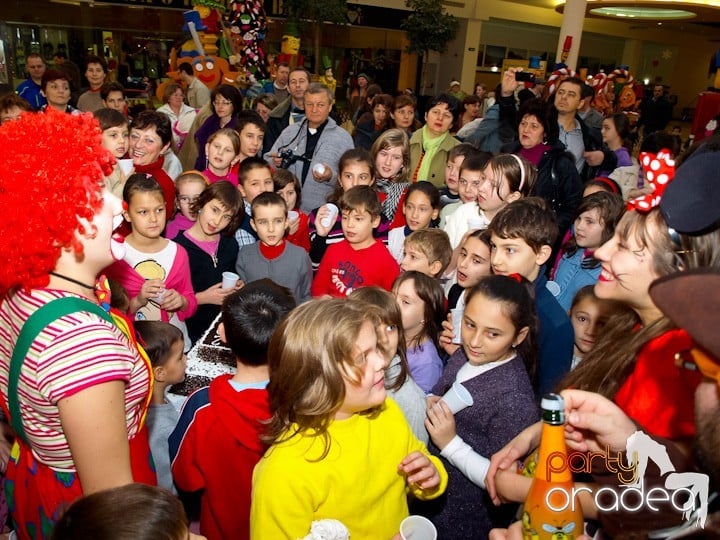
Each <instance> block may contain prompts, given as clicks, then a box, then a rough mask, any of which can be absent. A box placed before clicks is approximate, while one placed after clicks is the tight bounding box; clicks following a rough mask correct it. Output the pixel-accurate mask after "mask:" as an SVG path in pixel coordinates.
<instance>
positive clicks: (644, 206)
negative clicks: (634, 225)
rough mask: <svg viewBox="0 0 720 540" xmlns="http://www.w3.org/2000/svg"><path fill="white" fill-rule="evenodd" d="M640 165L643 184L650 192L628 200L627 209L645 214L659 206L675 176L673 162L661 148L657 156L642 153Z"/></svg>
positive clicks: (666, 151)
mask: <svg viewBox="0 0 720 540" xmlns="http://www.w3.org/2000/svg"><path fill="white" fill-rule="evenodd" d="M640 164H641V165H642V168H643V172H644V174H645V183H646V185H647V186H648V187H650V188H651V189H652V192H650V193H648V194H646V195H642V196H641V197H636V198H634V199H630V200H629V201H628V202H627V209H628V210H637V211H638V212H642V213H643V214H645V213H647V212H649V211H650V210H652V209H653V208H655V207H656V206H659V205H660V199H662V194H663V191H665V188H666V187H667V185H668V184H669V183H670V181H671V180H672V179H673V177H674V176H675V160H674V159H673V158H672V156H671V155H670V152H669V151H668V150H667V149H664V148H663V149H662V150H660V152H658V153H657V154H651V153H650V152H642V153H641V154H640Z"/></svg>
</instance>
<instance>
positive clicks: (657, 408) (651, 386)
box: [615, 329, 702, 440]
mask: <svg viewBox="0 0 720 540" xmlns="http://www.w3.org/2000/svg"><path fill="white" fill-rule="evenodd" d="M691 347H692V340H691V339H690V336H689V335H688V334H687V332H685V331H684V330H679V329H677V330H669V331H667V332H665V333H664V334H662V335H660V336H658V337H656V338H655V339H652V340H650V341H648V342H647V343H646V344H645V345H644V346H643V347H642V349H640V352H639V353H638V355H637V360H636V361H635V367H634V368H633V371H632V373H631V374H630V376H629V377H628V378H627V379H626V380H625V382H624V383H623V384H622V386H621V387H620V389H619V390H618V392H617V394H615V403H617V404H618V406H619V407H620V408H621V409H622V410H623V411H625V413H626V414H627V415H628V416H630V417H631V418H632V419H633V420H635V421H636V422H637V423H638V424H640V427H641V428H642V429H643V430H644V431H646V432H647V433H648V434H649V435H652V436H654V437H664V438H666V439H673V440H677V439H687V438H692V437H693V436H694V435H695V419H694V417H693V413H694V403H695V398H694V396H695V388H697V385H698V384H700V381H701V380H702V375H701V374H700V372H699V371H689V370H687V369H684V368H679V367H677V366H676V365H675V353H677V352H679V351H682V350H687V349H690V348H691Z"/></svg>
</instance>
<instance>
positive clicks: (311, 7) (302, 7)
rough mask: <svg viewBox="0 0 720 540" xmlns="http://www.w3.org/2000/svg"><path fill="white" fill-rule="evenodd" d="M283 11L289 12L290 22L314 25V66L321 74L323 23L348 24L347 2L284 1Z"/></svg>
mask: <svg viewBox="0 0 720 540" xmlns="http://www.w3.org/2000/svg"><path fill="white" fill-rule="evenodd" d="M283 10H284V11H287V14H288V22H301V21H308V22H309V23H310V24H311V25H312V31H313V55H314V59H313V66H314V68H315V73H317V74H319V73H320V70H321V69H322V66H321V64H320V36H321V33H322V32H321V30H322V23H324V22H330V23H334V24H347V2H346V0H283Z"/></svg>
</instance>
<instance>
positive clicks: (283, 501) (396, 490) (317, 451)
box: [250, 399, 448, 540]
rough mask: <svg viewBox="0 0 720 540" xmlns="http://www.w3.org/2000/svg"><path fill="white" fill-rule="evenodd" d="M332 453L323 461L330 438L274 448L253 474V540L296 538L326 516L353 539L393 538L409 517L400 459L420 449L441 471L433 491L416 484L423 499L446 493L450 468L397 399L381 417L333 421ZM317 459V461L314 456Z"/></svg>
mask: <svg viewBox="0 0 720 540" xmlns="http://www.w3.org/2000/svg"><path fill="white" fill-rule="evenodd" d="M328 432H329V434H330V438H331V443H330V444H331V445H330V452H329V454H328V455H327V456H326V457H325V458H324V459H322V460H319V461H317V458H318V457H319V456H320V455H322V450H323V439H322V438H321V437H312V436H307V435H306V436H296V437H293V438H292V439H290V440H288V441H285V442H281V443H279V444H277V445H274V446H273V447H271V448H270V450H268V452H267V453H266V454H265V457H263V459H261V460H260V462H259V463H258V464H257V466H256V467H255V473H254V476H253V492H252V509H251V512H250V537H251V539H252V540H260V539H267V538H272V539H273V540H275V539H277V540H280V539H283V538H288V539H291V540H296V539H298V538H303V537H305V536H306V535H307V534H308V533H309V532H310V524H311V523H312V522H313V521H316V520H319V519H337V520H339V521H341V522H342V523H343V524H344V525H345V526H346V527H347V528H348V530H349V531H350V535H351V536H350V537H351V538H352V540H364V539H366V540H377V539H378V538H392V536H393V535H395V534H396V533H397V532H398V531H399V530H400V522H401V521H402V520H403V519H404V518H406V517H407V516H408V506H407V495H408V490H409V489H410V488H408V487H407V484H406V482H405V476H404V475H403V474H401V473H400V472H399V471H398V465H400V462H401V461H402V460H403V459H404V458H405V457H406V456H407V455H408V454H410V453H412V452H414V451H420V452H422V453H423V454H425V455H427V456H429V457H430V460H431V461H432V462H433V464H434V465H435V467H436V468H437V469H438V471H439V473H440V478H441V480H440V485H439V486H438V487H437V488H435V489H433V490H427V491H425V490H421V489H418V488H416V487H415V486H414V487H413V488H412V489H410V491H412V493H413V495H415V496H416V497H418V498H420V499H433V498H435V497H438V496H440V495H441V494H442V493H443V492H444V491H445V488H446V487H447V478H448V477H447V472H446V471H445V468H444V466H443V465H442V463H441V462H440V460H439V459H437V458H436V457H434V456H431V455H430V454H429V453H428V451H427V448H426V447H425V445H424V444H423V443H422V442H420V441H419V440H418V439H416V438H415V436H414V435H413V433H412V431H411V430H410V426H409V425H408V423H407V421H406V420H405V416H404V415H403V413H402V411H401V410H400V409H399V407H398V406H397V404H396V403H395V402H394V401H393V400H392V399H387V400H385V404H384V405H383V410H382V411H381V412H380V414H379V415H377V416H375V417H368V416H364V415H358V414H356V415H353V416H352V417H350V418H348V419H347V420H336V421H334V422H332V424H331V425H330V427H329V430H328ZM313 459H315V460H316V461H312V460H313Z"/></svg>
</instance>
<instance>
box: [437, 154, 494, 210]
mask: <svg viewBox="0 0 720 540" xmlns="http://www.w3.org/2000/svg"><path fill="white" fill-rule="evenodd" d="M479 152H480V150H478V149H477V148H476V147H475V146H473V145H472V144H470V143H461V144H458V145H457V146H454V147H453V148H451V149H450V151H449V152H448V156H447V163H446V164H445V185H444V186H442V187H441V188H440V208H441V209H442V208H445V207H446V206H447V205H449V204H453V203H459V204H458V205H455V208H457V206H459V205H460V204H462V202H461V201H460V194H459V193H458V179H459V177H460V167H461V166H462V164H463V162H464V161H465V159H466V158H468V157H470V156H473V155H477V154H478V153H479ZM488 159H489V156H488Z"/></svg>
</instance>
